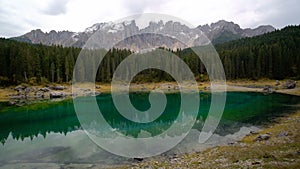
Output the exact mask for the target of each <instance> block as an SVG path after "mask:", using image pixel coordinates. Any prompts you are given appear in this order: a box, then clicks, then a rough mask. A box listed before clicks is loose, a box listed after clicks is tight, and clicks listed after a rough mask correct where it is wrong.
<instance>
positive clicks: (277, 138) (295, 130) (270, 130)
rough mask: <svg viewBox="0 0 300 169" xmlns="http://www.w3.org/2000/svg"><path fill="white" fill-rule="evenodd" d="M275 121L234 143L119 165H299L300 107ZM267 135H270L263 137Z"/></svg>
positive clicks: (294, 166)
mask: <svg viewBox="0 0 300 169" xmlns="http://www.w3.org/2000/svg"><path fill="white" fill-rule="evenodd" d="M275 120H276V122H273V123H272V124H270V125H269V126H266V127H264V128H262V129H260V130H258V131H257V132H256V131H254V132H250V133H249V134H247V135H246V136H245V137H243V138H242V139H240V140H238V141H236V142H234V143H229V144H227V145H219V146H213V147H209V148H207V149H205V150H204V151H201V152H192V153H185V154H178V155H177V154H176V155H174V156H169V157H168V156H161V157H160V158H156V157H154V158H149V159H145V160H144V161H141V162H136V163H133V164H131V165H123V166H120V167H119V168H160V167H163V168H201V169H202V168H203V169H204V168H299V166H300V158H299V157H300V133H299V131H300V125H299V123H300V110H297V111H295V112H293V113H291V114H286V115H285V116H283V117H278V118H276V119H275ZM265 135H267V136H268V137H266V138H263V137H262V136H265ZM258 138H261V139H258Z"/></svg>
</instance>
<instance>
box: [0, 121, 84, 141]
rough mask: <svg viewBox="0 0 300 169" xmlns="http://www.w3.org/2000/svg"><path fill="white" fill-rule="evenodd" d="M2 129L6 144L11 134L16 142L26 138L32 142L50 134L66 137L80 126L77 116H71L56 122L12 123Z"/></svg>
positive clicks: (3, 125)
mask: <svg viewBox="0 0 300 169" xmlns="http://www.w3.org/2000/svg"><path fill="white" fill-rule="evenodd" d="M0 128H1V132H0V141H1V142H2V144H4V143H5V142H6V140H7V138H8V136H9V134H11V136H12V138H13V139H15V140H20V139H21V140H24V139H25V138H30V139H31V140H32V139H33V138H34V137H37V136H38V135H42V136H43V137H44V138H46V136H47V134H49V133H50V132H53V133H61V134H64V135H66V134H67V133H68V132H71V131H74V130H77V129H79V128H80V124H79V122H78V120H77V117H76V116H69V117H63V118H60V119H55V120H41V121H35V122H26V123H18V124H16V123H12V124H11V125H9V124H0Z"/></svg>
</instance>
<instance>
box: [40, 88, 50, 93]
mask: <svg viewBox="0 0 300 169" xmlns="http://www.w3.org/2000/svg"><path fill="white" fill-rule="evenodd" d="M40 91H42V92H49V91H50V89H49V88H48V87H43V88H40Z"/></svg>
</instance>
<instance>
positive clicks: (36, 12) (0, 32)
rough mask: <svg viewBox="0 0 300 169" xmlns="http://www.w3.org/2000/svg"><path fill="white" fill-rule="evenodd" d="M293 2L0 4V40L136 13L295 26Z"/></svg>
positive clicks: (69, 0) (51, 0) (16, 0)
mask: <svg viewBox="0 0 300 169" xmlns="http://www.w3.org/2000/svg"><path fill="white" fill-rule="evenodd" d="M298 6H300V2H299V1H298V0H286V1H281V0H264V1H261V0H252V1H245V0H222V1H220V0H209V1H208V0H205V1H203V0H184V1H182V0H145V1H141V0H103V1H98V0H84V1H82V0H43V1H39V0H27V1H23V0H13V1H7V0H0V36H5V37H11V36H19V35H21V34H24V33H26V32H28V31H30V30H32V29H37V28H40V29H42V30H43V31H47V32H48V31H50V30H57V31H59V30H70V31H76V32H77V31H83V30H84V29H85V28H86V27H88V26H91V25H92V24H94V23H96V22H107V21H114V20H117V19H120V18H123V17H126V16H129V15H133V14H138V13H142V12H147V13H163V14H168V15H173V16H175V17H179V18H181V19H183V20H186V21H187V22H190V23H192V24H193V25H194V26H198V25H200V24H206V23H211V22H216V21H218V20H220V19H225V20H228V21H233V22H235V23H237V24H239V25H241V27H243V28H246V27H256V26H258V25H262V24H272V25H274V26H275V27H277V28H281V27H283V26H285V25H288V24H299V23H300V18H299V17H298V16H300V10H299V9H298V8H299V7H298Z"/></svg>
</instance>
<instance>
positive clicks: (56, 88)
mask: <svg viewBox="0 0 300 169" xmlns="http://www.w3.org/2000/svg"><path fill="white" fill-rule="evenodd" d="M49 88H50V89H51V90H64V89H66V87H65V86H50V87H49Z"/></svg>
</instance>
